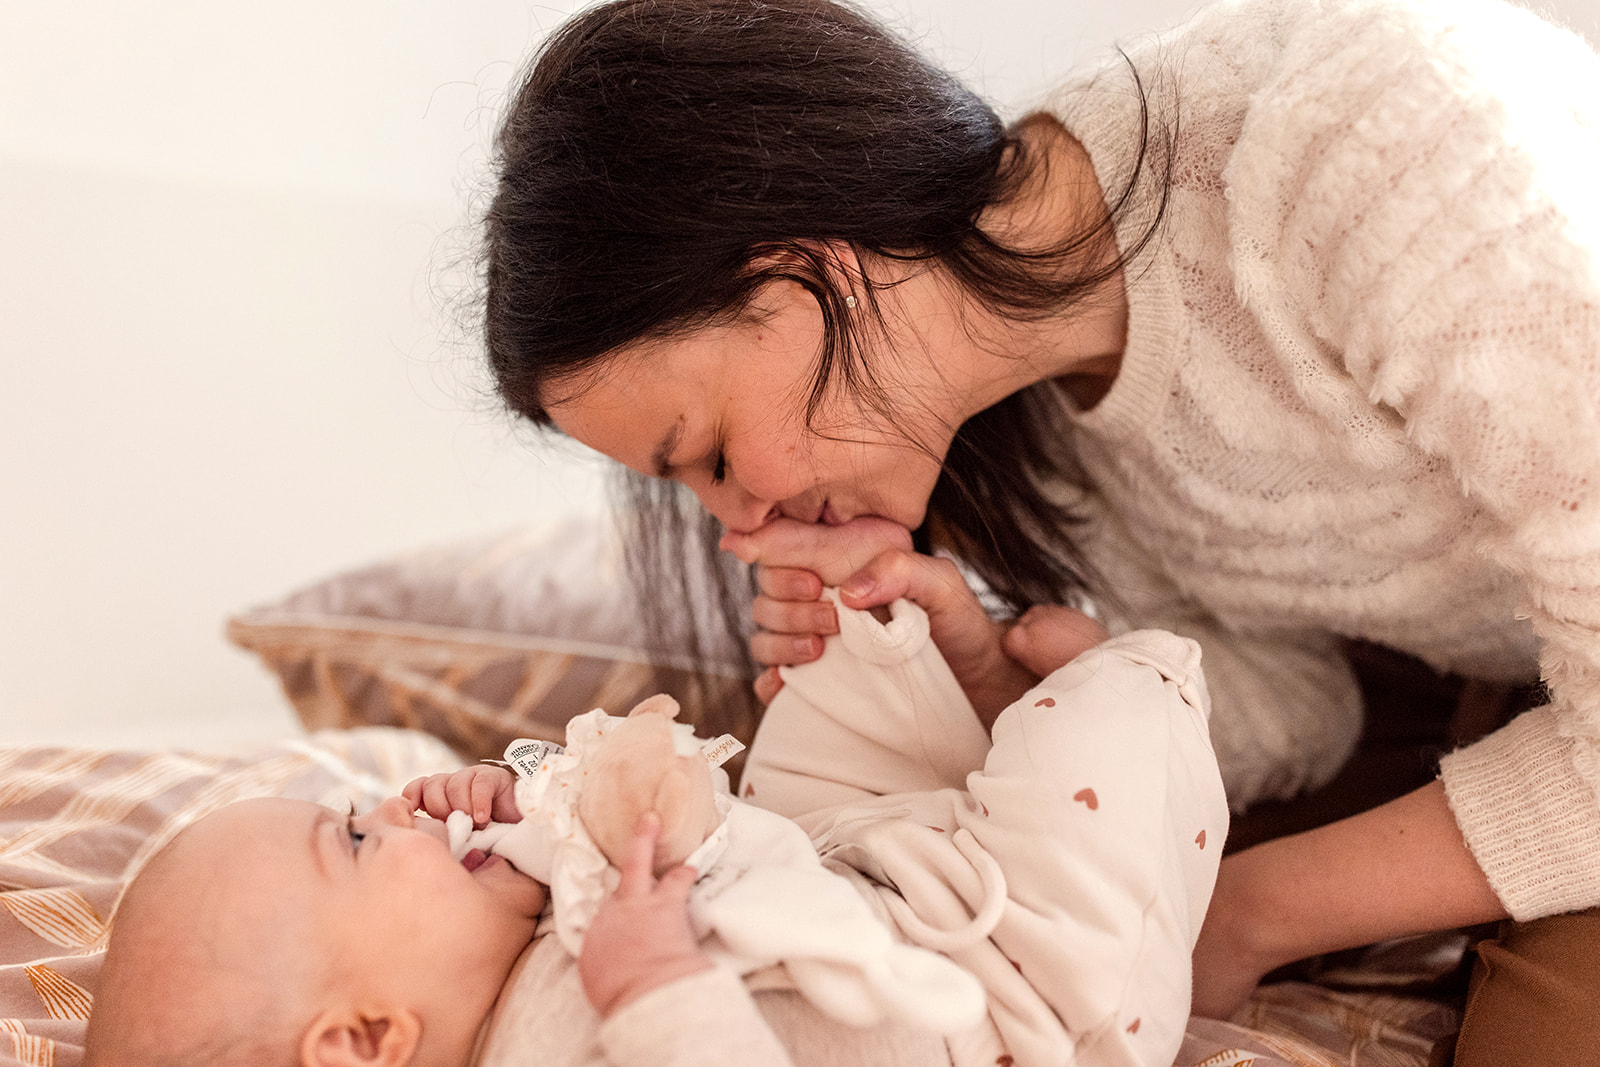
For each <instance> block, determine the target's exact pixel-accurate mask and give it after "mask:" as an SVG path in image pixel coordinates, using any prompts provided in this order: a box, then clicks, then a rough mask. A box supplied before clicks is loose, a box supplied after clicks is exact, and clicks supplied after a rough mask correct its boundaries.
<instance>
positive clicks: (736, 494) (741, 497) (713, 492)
mask: <svg viewBox="0 0 1600 1067" xmlns="http://www.w3.org/2000/svg"><path fill="white" fill-rule="evenodd" d="M695 496H697V497H699V498H700V503H701V504H703V505H705V509H706V510H707V511H709V512H711V514H713V515H715V516H716V518H717V521H718V522H720V523H722V525H724V526H726V527H727V528H728V529H730V530H732V531H734V532H735V533H750V532H751V531H753V530H759V529H760V528H761V527H762V526H764V525H766V523H767V522H768V521H769V520H771V519H774V518H776V517H777V515H778V505H777V504H776V503H775V502H773V501H771V500H762V499H761V498H759V497H756V496H752V495H751V494H749V493H747V492H745V491H744V490H743V489H742V488H740V487H739V486H737V485H733V484H729V483H724V484H723V485H713V486H703V487H699V488H697V489H696V490H695Z"/></svg>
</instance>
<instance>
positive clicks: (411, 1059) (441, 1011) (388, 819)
mask: <svg viewBox="0 0 1600 1067" xmlns="http://www.w3.org/2000/svg"><path fill="white" fill-rule="evenodd" d="M544 901H545V890H544V887H543V886H541V885H540V884H539V883H538V882H535V881H533V880H532V879H531V878H528V877H526V876H525V875H523V874H521V873H519V872H518V871H517V870H515V869H514V868H513V867H511V866H510V865H509V864H507V863H506V862H505V861H504V860H503V859H499V858H496V857H491V858H490V860H489V861H488V862H486V863H483V864H482V865H481V866H477V867H475V869H473V870H468V869H467V867H466V866H463V864H462V863H458V862H457V861H455V860H454V859H452V858H451V856H450V852H449V848H448V846H447V844H446V842H445V832H444V824H443V823H442V822H437V821H434V820H431V819H426V818H413V816H412V814H411V811H410V806H409V805H408V804H406V802H405V801H403V800H401V799H400V798H398V797H396V798H394V799H392V800H388V801H385V802H384V803H383V804H381V805H380V806H379V807H378V808H376V809H375V810H373V811H372V812H369V813H368V814H366V815H361V816H357V817H354V818H349V817H347V816H345V815H342V814H339V813H337V812H334V811H331V810H329V809H328V808H325V807H322V806H321V805H318V804H312V803H309V802H306V801H295V800H281V799H262V800H249V801H243V802H240V803H238V804H232V805H230V806H228V807H226V808H223V809H221V810H219V811H217V812H216V813H214V814H212V815H209V816H207V817H206V818H204V819H201V820H199V821H198V822H196V823H195V824H194V825H193V826H191V827H189V828H187V829H185V830H184V831H183V832H182V833H180V834H179V835H178V836H177V837H176V838H174V839H173V841H172V843H171V844H169V845H168V846H167V847H166V848H164V849H163V850H162V851H161V853H160V854H159V855H157V856H156V857H155V858H154V859H153V860H152V861H151V862H150V863H149V864H148V865H147V866H146V867H145V868H144V870H143V871H142V872H140V874H139V876H138V878H137V879H135V881H134V883H133V885H132V886H131V887H130V888H129V890H128V893H127V896H126V897H125V898H124V900H123V902H122V905H121V906H120V907H119V908H118V909H117V913H116V919H115V923H114V925H113V928H112V935H111V944H110V947H109V949H108V951H107V954H106V961H105V966H104V968H103V970H102V972H101V977H100V981H99V984H98V988H97V990H96V993H95V1007H94V1011H93V1014H92V1017H91V1019H90V1021H89V1033H88V1041H87V1055H86V1058H85V1061H84V1067H144V1065H146V1064H152V1065H153V1064H157V1063H159V1064H167V1065H179V1064H182V1065H188V1064H195V1065H200V1064H206V1065H219V1067H220V1065H230V1064H235V1063H238V1064H247V1063H248V1064H283V1065H285V1067H288V1065H293V1064H299V1065H304V1067H399V1065H402V1064H415V1065H418V1067H421V1065H433V1064H441V1065H448V1067H459V1065H461V1064H464V1063H465V1062H466V1060H467V1057H468V1055H469V1053H470V1051H471V1048H472V1045H473V1042H474V1041H475V1040H476V1036H477V1032H478V1029H479V1027H480V1025H481V1024H482V1022H483V1020H484V1018H485V1017H486V1016H487V1014H488V1012H489V1009H490V1008H491V1007H492V1006H493V1004H494V999H495V997H496V995H498V993H499V991H500V987H501V986H502V985H503V984H504V982H505V980H506V977H507V975H508V974H509V973H510V970H511V966H512V964H513V963H514V962H515V961H516V958H517V956H518V955H519V954H520V953H521V951H522V949H523V948H524V947H525V946H526V945H527V943H528V941H529V939H530V938H531V937H532V936H533V928H534V921H535V918H536V917H537V915H538V913H539V910H540V909H541V908H542V907H543V906H544Z"/></svg>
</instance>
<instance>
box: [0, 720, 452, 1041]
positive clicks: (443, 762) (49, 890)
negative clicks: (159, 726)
mask: <svg viewBox="0 0 1600 1067" xmlns="http://www.w3.org/2000/svg"><path fill="white" fill-rule="evenodd" d="M460 766H461V762H460V760H459V759H457V758H456V757H455V756H454V755H452V754H451V753H450V751H449V750H448V749H446V748H445V747H444V746H443V745H441V744H439V743H438V742H437V741H435V740H434V739H433V738H430V737H427V736H426V735H423V734H419V733H414V732H410V731H403V730H383V729H370V730H354V731H330V732H327V733H321V734H316V735H313V736H311V737H309V738H306V739H302V740H295V741H288V742H282V743H280V744H276V745H273V746H272V747H270V748H265V749H262V750H260V751H258V752H256V753H254V754H252V755H245V756H212V755H201V754H196V753H186V752H138V751H114V750H102V749H75V748H55V747H50V748H43V747H40V748H31V747H11V748H4V747H0V1067H18V1065H22V1064H27V1065H29V1067H73V1065H74V1064H76V1063H77V1062H78V1061H79V1060H80V1059H81V1058H82V1055H83V1034H84V1028H85V1026H86V1023H87V1020H88V1018H89V1009H90V1007H91V1005H92V1004H93V993H94V987H95V978H96V976H97V975H98V973H99V970H100V962H101V960H102V958H103V957H104V955H105V945H106V940H107V936H108V934H109V932H110V919H111V917H112V915H113V913H114V912H115V911H116V908H117V903H118V902H119V901H120V900H121V898H122V893H123V891H124V890H125V889H126V888H127V885H128V883H129V882H130V881H131V880H132V878H133V876H134V874H136V873H137V872H138V870H139V868H140V867H141V866H143V864H144V862H145V861H146V860H148V859H149V858H150V857H151V856H153V855H154V854H155V853H156V852H157V851H159V850H160V848H161V846H162V845H164V844H166V843H167V842H168V841H170V840H171V839H172V838H173V836H174V835H176V834H177V832H178V831H179V830H181V829H182V828H183V827H185V826H187V825H188V824H189V823H191V822H193V821H194V820H195V819H198V818H200V817H201V816H202V815H205V814H207V813H208V812H211V811H214V810H216V809H217V808H219V807H222V806H223V805H225V804H229V803H232V802H233V801H235V800H243V799H245V798H247V797H257V796H287V797H296V798H299V799H302V800H313V801H317V802H320V803H324V804H327V805H329V806H330V807H335V808H340V809H343V808H347V807H349V806H350V805H351V804H354V805H356V806H357V807H358V808H364V807H370V806H371V805H372V804H374V803H376V802H377V801H378V800H381V799H382V798H384V797H387V796H393V795H394V794H396V793H398V792H399V790H400V788H401V786H403V785H404V784H405V783H406V782H408V781H410V780H411V779H412V778H415V777H417V776H418V775H422V774H432V773H436V772H439V771H448V770H454V769H456V768H458V767H460Z"/></svg>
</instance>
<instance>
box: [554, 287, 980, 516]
mask: <svg viewBox="0 0 1600 1067" xmlns="http://www.w3.org/2000/svg"><path fill="white" fill-rule="evenodd" d="M755 312H756V313H755V314H753V315H747V316H743V317H741V318H740V319H739V320H738V321H737V322H735V323H732V324H730V325H726V326H713V327H707V328H705V329H702V330H699V331H696V332H695V333H693V334H690V335H688V336H685V337H680V338H673V339H670V340H666V341H658V342H651V343H648V344H641V345H640V346H638V347H636V348H628V349H625V350H623V351H621V352H619V353H617V354H616V355H615V356H612V357H610V358H608V359H607V360H606V362H605V363H604V365H602V367H601V368H600V369H599V371H598V372H597V373H596V374H595V375H594V376H593V377H592V378H589V379H587V380H585V381H583V382H582V383H581V384H580V387H579V388H577V389H575V390H573V391H571V392H570V393H568V395H566V397H565V398H563V399H557V400H556V401H555V402H553V403H548V404H547V410H548V411H549V412H550V415H551V417H552V418H553V419H554V421H555V423H556V425H557V426H558V427H559V428H560V429H561V430H562V432H564V433H566V434H567V435H568V436H570V437H572V438H573V439H575V440H577V441H579V442H581V443H583V444H585V445H588V446H589V447H590V448H593V449H595V450H596V451H599V452H603V453H604V454H606V455H607V456H610V457H611V458H613V459H615V460H618V461H619V462H621V463H623V464H625V465H627V466H628V467H631V468H632V469H634V470H636V471H639V472H641V473H644V474H649V475H654V476H656V477H661V478H670V479H672V480H674V481H677V482H681V483H683V484H684V485H686V486H688V487H689V488H690V489H691V490H693V492H694V493H695V495H696V496H698V497H699V498H700V501H701V503H702V504H704V505H705V507H706V508H707V510H709V511H710V512H711V513H712V514H713V515H715V516H716V517H717V519H718V520H720V521H721V522H722V524H723V525H724V526H726V527H727V528H728V529H730V530H736V531H741V532H748V531H751V530H754V529H756V528H757V527H759V526H761V525H762V524H763V523H765V522H767V521H768V520H769V519H772V518H776V517H777V516H779V515H785V516H788V517H789V518H792V519H798V520H800V521H802V522H821V523H829V524H837V523H843V522H848V521H849V520H851V519H853V518H857V517H858V516H862V515H878V516H881V517H883V518H887V519H892V520H893V521H895V522H898V523H900V524H901V525H904V526H906V527H908V528H915V527H917V526H920V525H921V524H922V520H923V516H924V514H925V513H926V511H927V504H928V495H929V493H931V492H932V491H933V486H934V483H935V481H936V480H937V479H938V476H939V468H940V465H941V463H942V462H943V459H944V455H945V452H946V451H947V450H948V449H949V447H950V441H951V438H952V437H953V435H954V427H955V426H956V425H958V422H957V421H954V420H952V419H951V418H950V417H948V416H947V415H946V414H945V413H944V411H943V409H944V408H947V407H949V405H939V404H935V403H930V402H929V393H930V392H931V390H929V389H928V388H927V387H926V385H923V386H915V385H911V386H905V385H904V383H905V382H906V381H907V380H909V379H911V378H914V377H915V376H914V375H906V374H904V373H903V370H904V368H903V367H900V366H897V365H895V364H896V363H897V362H899V361H896V360H886V359H884V358H882V357H877V358H875V359H874V361H873V370H874V372H875V373H876V374H877V375H878V381H879V382H880V384H881V385H883V387H884V388H885V390H886V391H887V392H888V393H889V396H890V399H891V402H892V404H893V406H894V411H893V413H892V422H891V419H890V418H887V417H885V416H884V415H883V414H882V413H881V412H878V411H876V410H874V409H873V408H872V407H870V406H867V405H865V404H863V403H861V402H860V401H859V399H858V398H855V397H851V396H845V395H840V392H841V391H840V390H838V389H830V392H829V395H828V396H826V397H825V398H824V399H823V402H822V404H821V406H820V407H819V409H818V410H817V412H816V414H815V416H814V417H813V418H812V420H811V422H810V424H809V425H808V423H807V420H806V404H807V399H808V397H809V395H810V391H811V387H812V383H813V381H814V380H815V375H816V368H817V359H818V356H819V354H820V352H821V350H822V341H823V329H822V312H821V310H820V309H819V308H818V307H817V303H816V300H815V299H814V298H813V297H812V296H811V294H810V293H808V292H807V291H806V290H805V289H804V288H803V287H802V286H800V285H799V284H798V283H796V282H792V281H778V282H774V283H773V284H772V285H770V286H768V287H767V288H766V289H765V290H763V292H762V293H761V295H760V298H759V300H758V306H757V307H756V308H755ZM902 386H903V387H902Z"/></svg>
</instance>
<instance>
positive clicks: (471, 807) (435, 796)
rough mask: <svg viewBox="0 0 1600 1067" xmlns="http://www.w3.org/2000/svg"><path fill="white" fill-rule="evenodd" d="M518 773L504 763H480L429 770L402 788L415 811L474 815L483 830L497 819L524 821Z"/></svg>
mask: <svg viewBox="0 0 1600 1067" xmlns="http://www.w3.org/2000/svg"><path fill="white" fill-rule="evenodd" d="M516 784H517V776H516V775H515V774H514V773H512V772H511V771H509V770H507V769H506V768H504V767H496V766H494V765H493V764H491V763H478V764H474V765H473V766H471V767H467V768H465V769H464V770H459V771H455V772H453V773H451V774H430V775H428V776H427V777H425V778H417V779H414V780H412V781H411V782H409V783H408V784H407V785H406V787H405V788H404V789H402V790H400V795H401V796H403V797H405V799H406V802H407V803H408V804H410V805H411V809H412V810H413V811H425V812H427V813H428V814H429V815H431V816H433V817H434V818H435V819H447V818H449V817H450V813H451V812H452V811H464V812H466V813H467V814H468V815H471V816H472V825H473V826H476V827H477V828H479V829H480V830H481V829H482V828H483V827H484V826H486V825H488V823H489V820H490V819H493V820H494V821H495V822H521V821H522V809H521V808H518V807H517V798H516Z"/></svg>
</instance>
